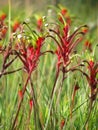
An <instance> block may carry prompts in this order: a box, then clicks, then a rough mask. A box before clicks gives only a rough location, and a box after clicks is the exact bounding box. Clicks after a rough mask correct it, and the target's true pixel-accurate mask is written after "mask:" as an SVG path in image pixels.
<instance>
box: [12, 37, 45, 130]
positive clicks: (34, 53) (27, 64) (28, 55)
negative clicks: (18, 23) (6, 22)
mask: <svg viewBox="0 0 98 130" xmlns="http://www.w3.org/2000/svg"><path fill="white" fill-rule="evenodd" d="M43 41H44V38H43V37H38V39H37V40H36V48H34V47H33V46H32V45H29V46H27V47H26V46H19V51H20V55H19V54H18V57H19V58H20V60H21V62H22V63H23V65H24V68H25V70H26V72H27V73H28V78H27V80H26V83H25V85H24V87H23V91H22V97H21V100H20V102H19V105H18V109H17V112H16V116H15V119H14V121H13V124H12V128H11V130H13V129H15V125H16V121H17V118H18V115H19V111H20V108H21V104H22V102H23V99H24V94H25V92H26V88H27V84H28V83H29V81H30V79H31V74H32V72H33V71H34V70H35V69H36V67H37V65H38V61H39V57H40V55H41V47H42V45H43ZM33 93H34V92H33Z"/></svg>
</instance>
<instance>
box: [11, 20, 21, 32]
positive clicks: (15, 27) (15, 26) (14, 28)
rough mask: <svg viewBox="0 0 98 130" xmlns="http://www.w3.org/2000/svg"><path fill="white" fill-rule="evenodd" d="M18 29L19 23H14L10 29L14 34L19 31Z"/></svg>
mask: <svg viewBox="0 0 98 130" xmlns="http://www.w3.org/2000/svg"><path fill="white" fill-rule="evenodd" d="M19 27H20V22H18V21H16V22H15V23H14V25H13V27H12V29H13V32H16V31H17V29H19Z"/></svg>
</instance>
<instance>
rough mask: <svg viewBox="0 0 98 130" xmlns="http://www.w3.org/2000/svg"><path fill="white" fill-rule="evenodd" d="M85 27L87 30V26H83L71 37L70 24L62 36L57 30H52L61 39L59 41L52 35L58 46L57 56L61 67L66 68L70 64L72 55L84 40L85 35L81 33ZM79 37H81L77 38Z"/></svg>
mask: <svg viewBox="0 0 98 130" xmlns="http://www.w3.org/2000/svg"><path fill="white" fill-rule="evenodd" d="M83 27H85V28H87V26H86V25H85V26H81V27H79V28H78V29H77V30H76V31H75V32H73V33H72V34H71V35H69V31H70V30H69V29H70V28H69V25H68V24H67V25H66V26H64V28H63V30H62V32H61V34H60V33H58V32H56V31H55V30H51V29H50V31H52V32H54V33H55V34H56V35H57V36H58V38H59V40H58V41H57V40H56V39H55V37H54V36H51V35H50V37H51V38H53V39H54V40H55V42H56V43H57V45H58V47H57V50H56V55H57V57H58V64H59V67H60V65H61V64H62V65H63V67H66V66H67V65H68V64H69V63H70V55H71V54H72V52H73V50H74V48H75V47H76V46H77V45H78V43H79V42H81V40H82V38H83V34H84V33H83V32H82V31H81V28H83ZM77 35H80V37H78V38H76V36H77ZM59 67H58V68H59Z"/></svg>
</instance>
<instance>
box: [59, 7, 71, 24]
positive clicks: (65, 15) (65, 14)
mask: <svg viewBox="0 0 98 130" xmlns="http://www.w3.org/2000/svg"><path fill="white" fill-rule="evenodd" d="M60 13H61V14H62V16H59V17H58V19H59V21H60V22H61V23H62V24H64V19H65V21H66V23H67V24H69V25H70V24H71V18H70V16H69V14H68V10H67V9H65V8H64V9H62V10H61V12H60Z"/></svg>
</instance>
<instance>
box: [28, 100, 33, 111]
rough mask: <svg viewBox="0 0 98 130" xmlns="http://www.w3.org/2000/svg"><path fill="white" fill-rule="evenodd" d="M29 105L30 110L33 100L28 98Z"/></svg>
mask: <svg viewBox="0 0 98 130" xmlns="http://www.w3.org/2000/svg"><path fill="white" fill-rule="evenodd" d="M29 106H30V110H32V108H33V100H32V99H30V100H29Z"/></svg>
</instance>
